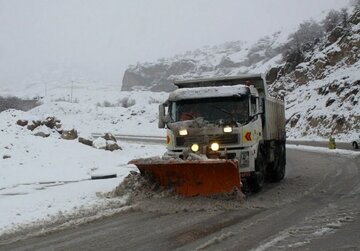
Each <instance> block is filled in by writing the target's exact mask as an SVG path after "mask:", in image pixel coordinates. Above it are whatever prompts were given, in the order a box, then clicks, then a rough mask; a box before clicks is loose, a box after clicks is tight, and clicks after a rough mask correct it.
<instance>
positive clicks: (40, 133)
mask: <svg viewBox="0 0 360 251" xmlns="http://www.w3.org/2000/svg"><path fill="white" fill-rule="evenodd" d="M34 135H35V136H38V137H43V138H47V137H49V136H50V133H45V132H37V133H35V134H34Z"/></svg>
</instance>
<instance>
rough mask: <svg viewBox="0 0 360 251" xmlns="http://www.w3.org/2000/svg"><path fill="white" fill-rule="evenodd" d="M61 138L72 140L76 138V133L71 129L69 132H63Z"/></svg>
mask: <svg viewBox="0 0 360 251" xmlns="http://www.w3.org/2000/svg"><path fill="white" fill-rule="evenodd" d="M61 137H62V138H63V139H66V140H73V139H76V138H77V137H78V133H77V131H76V130H75V129H72V130H70V131H65V130H64V131H63V132H62V134H61Z"/></svg>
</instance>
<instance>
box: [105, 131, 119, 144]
mask: <svg viewBox="0 0 360 251" xmlns="http://www.w3.org/2000/svg"><path fill="white" fill-rule="evenodd" d="M102 138H103V139H105V140H111V141H115V142H116V138H115V137H114V135H112V134H111V133H109V132H108V133H105V135H104V136H102Z"/></svg>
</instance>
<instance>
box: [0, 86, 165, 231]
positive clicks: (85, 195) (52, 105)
mask: <svg viewBox="0 0 360 251" xmlns="http://www.w3.org/2000/svg"><path fill="white" fill-rule="evenodd" d="M74 89H75V88H74ZM69 90H70V89H69V88H68V89H66V88H63V89H61V88H57V89H53V91H50V90H47V95H48V96H47V97H45V98H44V99H43V102H44V104H43V105H41V106H39V107H36V108H35V109H33V110H30V111H28V112H22V111H16V110H7V111H3V112H1V113H0V212H1V216H2V217H0V235H1V234H3V233H6V232H8V231H11V230H13V229H17V228H19V227H21V226H24V225H25V224H28V225H29V224H31V223H34V222H36V221H43V222H44V221H53V220H54V219H56V218H57V217H59V216H60V215H61V216H63V215H68V216H69V217H70V216H71V215H72V214H75V213H76V212H77V211H79V210H85V211H86V210H87V209H89V210H91V209H92V208H97V209H98V208H106V205H107V204H109V203H111V202H109V200H113V203H117V204H118V205H119V206H121V205H123V204H124V203H125V202H126V198H110V199H109V198H107V197H106V196H101V194H103V193H107V192H111V191H112V190H114V189H115V187H116V186H117V185H119V183H120V182H121V181H122V180H123V178H124V177H126V176H127V175H128V174H129V172H130V171H131V170H136V168H135V167H134V166H132V165H128V164H127V163H128V161H130V160H131V159H133V158H139V157H144V156H145V157H149V156H153V155H162V154H163V152H164V151H165V146H163V145H149V144H135V143H128V142H118V144H119V145H120V147H121V148H122V150H117V151H113V152H110V151H105V150H101V149H96V148H93V147H90V146H87V145H84V144H81V143H79V142H78V140H77V139H76V140H64V139H61V137H60V134H59V133H58V132H56V131H55V130H51V129H49V128H47V127H45V126H42V127H39V128H37V129H35V130H34V131H30V130H28V129H27V128H26V126H25V127H22V126H19V125H17V124H16V121H17V120H19V119H26V120H43V119H45V118H46V117H47V116H55V117H56V118H58V119H60V120H61V123H62V128H63V129H72V128H75V129H76V130H77V131H78V133H79V136H82V137H86V138H88V137H89V135H90V134H91V133H94V132H96V133H106V132H110V133H122V134H147V135H148V134H152V135H164V132H163V131H162V130H160V129H158V128H157V118H156V117H154V116H156V111H157V110H158V102H159V100H161V99H162V98H163V96H164V94H161V93H156V94H153V93H149V92H132V93H127V92H122V93H120V91H117V90H116V89H115V88H113V87H107V88H104V89H102V90H99V89H98V88H97V89H96V88H85V87H84V88H77V89H76V91H75V90H74V91H73V99H74V100H75V102H74V103H71V102H70V100H68V98H69V97H68V91H69ZM11 94H15V95H17V96H20V97H26V96H27V97H32V96H37V95H38V93H37V92H36V88H35V87H34V89H32V92H31V91H28V92H22V93H21V95H18V94H17V93H11ZM0 95H4V94H1V93H0ZM164 97H165V96H164ZM74 100H73V101H74ZM127 102H128V103H127ZM127 106H129V107H127ZM153 110H155V111H153ZM38 131H44V132H48V133H50V136H49V137H47V138H43V137H39V136H35V135H34V134H35V133H36V132H38ZM99 174H117V178H114V179H106V180H91V176H92V175H99Z"/></svg>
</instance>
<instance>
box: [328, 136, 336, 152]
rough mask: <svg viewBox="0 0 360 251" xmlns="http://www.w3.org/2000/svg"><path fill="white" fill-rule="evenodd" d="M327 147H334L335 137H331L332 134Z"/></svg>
mask: <svg viewBox="0 0 360 251" xmlns="http://www.w3.org/2000/svg"><path fill="white" fill-rule="evenodd" d="M329 149H336V143H335V138H333V137H332V136H330V138H329Z"/></svg>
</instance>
